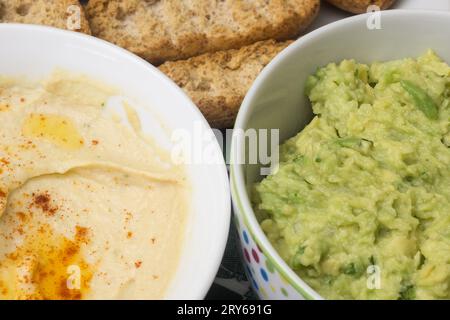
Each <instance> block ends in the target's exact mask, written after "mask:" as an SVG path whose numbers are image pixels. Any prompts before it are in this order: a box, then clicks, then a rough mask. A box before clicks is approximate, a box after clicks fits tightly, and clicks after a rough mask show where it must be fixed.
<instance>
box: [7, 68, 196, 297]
mask: <svg viewBox="0 0 450 320" xmlns="http://www.w3.org/2000/svg"><path fill="white" fill-rule="evenodd" d="M115 94H116V92H115V90H113V89H111V88H107V87H105V86H103V85H102V84H99V83H97V82H95V81H93V80H90V79H88V78H86V77H81V76H74V75H71V74H67V73H64V72H55V73H54V74H53V75H52V76H51V77H50V78H49V79H46V80H45V81H42V82H39V83H36V82H30V81H26V80H18V79H6V78H0V123H1V124H2V125H1V126H0V139H1V140H0V141H1V142H0V200H1V201H0V215H1V217H0V299H160V298H164V295H165V292H166V289H167V288H168V286H169V284H170V281H171V279H172V277H173V275H174V273H175V271H176V269H177V266H178V262H179V257H180V248H181V245H182V241H183V237H184V227H185V222H186V218H187V215H188V212H189V204H188V199H189V194H190V191H189V187H188V184H187V181H186V174H185V172H184V168H183V167H181V166H176V165H174V164H172V163H171V161H170V157H169V155H168V154H167V153H166V152H164V151H163V150H161V149H160V148H158V147H157V146H155V145H154V144H153V143H150V140H149V139H147V138H146V137H145V136H144V135H143V134H142V133H141V132H140V130H139V125H138V123H136V121H132V120H133V119H134V120H135V119H136V117H133V116H130V121H131V122H132V124H133V125H125V124H124V123H122V122H121V121H120V120H119V118H118V117H115V116H112V115H111V114H110V113H107V112H105V108H106V107H105V106H106V105H107V102H108V100H109V99H110V98H111V96H114V95H115ZM128 111H129V112H128V114H129V115H132V114H133V112H132V111H131V110H128Z"/></svg>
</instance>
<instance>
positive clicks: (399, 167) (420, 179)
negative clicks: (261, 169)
mask: <svg viewBox="0 0 450 320" xmlns="http://www.w3.org/2000/svg"><path fill="white" fill-rule="evenodd" d="M306 92H307V95H308V97H309V99H310V101H311V103H312V106H313V111H314V114H315V115H316V116H315V117H314V119H313V120H312V122H311V123H310V124H309V125H308V126H307V127H306V128H305V129H304V130H303V131H302V132H300V133H299V134H298V135H297V136H295V137H293V138H291V139H290V140H288V141H287V142H286V143H284V144H283V145H282V146H281V148H280V164H279V169H278V170H277V171H276V172H274V173H273V174H271V175H270V176H268V177H266V178H265V179H264V180H263V181H262V182H261V183H259V184H257V185H256V187H255V190H254V196H253V201H254V206H255V209H256V212H257V216H258V219H259V221H260V223H261V226H262V228H263V230H264V232H265V233H266V235H267V236H268V238H269V240H270V241H271V243H272V244H273V245H274V247H275V249H276V250H277V251H278V252H279V253H280V255H281V257H282V258H283V259H284V260H285V261H286V262H287V263H288V264H289V265H290V266H291V267H292V269H293V270H295V271H296V272H297V274H298V275H299V276H300V277H301V278H302V279H303V280H304V281H306V282H307V283H308V284H309V285H310V286H311V287H312V288H314V289H315V290H316V291H317V292H318V293H320V294H321V295H322V296H323V297H325V298H329V299H449V298H450V67H449V66H448V65H447V64H446V63H445V62H443V61H442V60H440V58H438V57H437V56H436V54H435V53H433V52H432V51H429V52H427V53H426V54H424V55H423V56H421V57H419V58H417V59H404V60H398V61H390V62H385V63H373V64H371V65H365V64H359V63H357V62H355V61H353V60H344V61H342V62H341V63H339V64H335V63H331V64H329V65H328V66H326V67H324V68H321V69H319V70H318V71H317V73H316V74H315V75H313V76H311V77H310V78H309V79H308V81H307V86H306Z"/></svg>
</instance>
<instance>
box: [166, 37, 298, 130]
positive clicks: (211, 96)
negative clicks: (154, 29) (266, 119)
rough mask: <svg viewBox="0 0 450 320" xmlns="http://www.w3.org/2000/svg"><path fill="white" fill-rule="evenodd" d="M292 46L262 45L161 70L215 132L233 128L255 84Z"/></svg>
mask: <svg viewBox="0 0 450 320" xmlns="http://www.w3.org/2000/svg"><path fill="white" fill-rule="evenodd" d="M291 42H292V41H284V42H277V41H275V40H266V41H260V42H257V43H255V44H253V45H249V46H244V47H242V48H240V49H238V50H234V49H231V50H225V51H218V52H215V53H206V54H203V55H200V56H197V57H194V58H190V59H188V60H180V61H169V62H166V63H164V64H162V65H161V66H160V67H159V69H160V70H161V71H162V72H164V73H165V74H166V75H168V76H169V77H170V78H171V79H172V80H173V81H174V82H175V83H176V84H177V85H178V86H180V87H181V88H182V89H183V90H184V91H185V92H186V93H187V94H188V95H189V96H190V97H191V99H192V100H193V102H194V103H195V104H196V105H197V106H198V108H199V109H200V111H202V113H203V115H204V116H205V118H206V119H207V120H208V122H209V124H210V125H211V126H212V127H213V128H230V127H232V126H233V124H234V121H235V119H236V115H237V113H238V111H239V107H240V105H241V103H242V100H243V99H244V96H245V95H246V93H247V91H248V89H249V88H250V86H251V84H252V83H253V81H254V80H255V79H256V77H257V76H258V74H259V73H260V72H261V70H262V69H263V68H264V67H265V66H266V65H267V64H268V63H269V62H270V61H271V60H272V59H273V58H274V57H275V56H276V55H277V54H278V53H279V52H280V51H281V50H283V49H284V48H286V47H287V46H288V45H289V44H290V43H291Z"/></svg>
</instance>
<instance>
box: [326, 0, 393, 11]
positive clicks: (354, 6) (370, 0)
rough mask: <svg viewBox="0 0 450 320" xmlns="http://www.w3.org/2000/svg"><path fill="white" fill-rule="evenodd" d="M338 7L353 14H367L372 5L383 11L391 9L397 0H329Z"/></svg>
mask: <svg viewBox="0 0 450 320" xmlns="http://www.w3.org/2000/svg"><path fill="white" fill-rule="evenodd" d="M327 1H328V2H329V3H331V4H333V5H335V6H336V7H338V8H340V9H342V10H345V11H348V12H351V13H366V12H367V8H368V7H369V6H371V5H376V6H378V7H379V8H380V9H381V10H384V9H389V8H390V7H391V6H392V5H393V4H394V2H395V0H327Z"/></svg>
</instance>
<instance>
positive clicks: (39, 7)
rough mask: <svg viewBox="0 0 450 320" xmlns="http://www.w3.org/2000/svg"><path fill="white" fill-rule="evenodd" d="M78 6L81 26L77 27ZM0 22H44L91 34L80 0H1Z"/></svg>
mask: <svg viewBox="0 0 450 320" xmlns="http://www.w3.org/2000/svg"><path fill="white" fill-rule="evenodd" d="M71 6H77V7H71ZM77 8H78V9H79V10H80V11H79V13H80V24H79V26H80V28H79V29H77V28H76V27H77V23H76V22H77V21H75V20H74V19H76V17H77V12H76V11H75V10H77ZM74 9H75V10H74ZM0 22H14V23H28V24H42V25H48V26H53V27H56V28H61V29H71V28H73V29H71V30H74V31H81V32H84V33H87V34H90V28H89V24H88V22H87V20H86V17H85V15H84V10H83V8H82V6H81V5H80V3H79V2H78V0H0Z"/></svg>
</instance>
